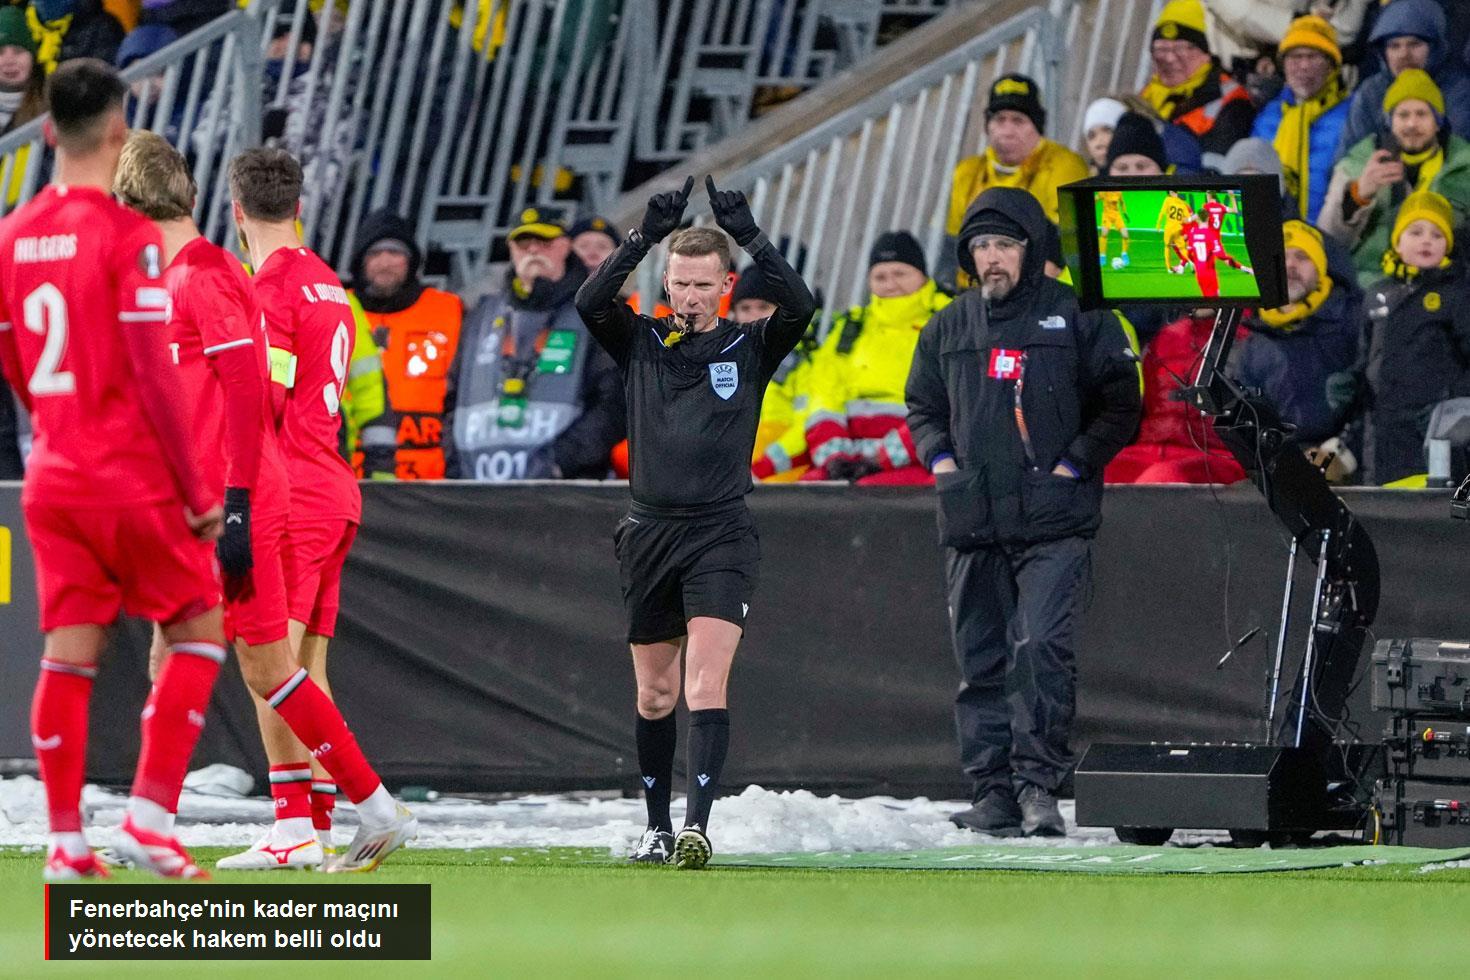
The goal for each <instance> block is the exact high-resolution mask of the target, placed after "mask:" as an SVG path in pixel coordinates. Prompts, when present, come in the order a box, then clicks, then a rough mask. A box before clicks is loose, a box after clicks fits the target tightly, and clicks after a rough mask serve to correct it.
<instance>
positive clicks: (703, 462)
mask: <svg viewBox="0 0 1470 980" xmlns="http://www.w3.org/2000/svg"><path fill="white" fill-rule="evenodd" d="M757 242H758V243H759V244H758V245H757V246H756V250H755V252H754V253H753V254H752V255H751V258H752V259H754V260H755V264H756V265H757V266H759V267H760V270H761V272H762V273H763V274H764V275H765V277H766V281H767V282H768V283H770V284H771V289H772V291H773V292H775V293H776V305H777V307H778V309H777V310H776V312H775V313H774V314H772V315H771V316H770V317H769V318H768V319H765V320H757V321H756V322H754V323H747V324H738V323H735V322H733V321H731V320H725V319H721V320H719V321H718V322H717V323H716V324H715V326H714V327H713V329H710V330H708V331H705V332H704V333H696V334H689V335H686V336H685V337H684V338H683V339H682V340H680V341H678V342H677V343H675V344H674V345H672V346H668V345H667V339H668V336H669V333H670V331H671V330H675V329H677V327H678V324H677V322H676V321H675V319H674V318H673V317H671V316H670V317H664V318H662V319H657V320H656V319H654V318H653V317H649V316H643V315H642V314H638V313H634V312H633V311H632V310H631V309H629V308H628V306H627V305H626V304H624V303H623V302H622V301H621V300H620V299H618V290H619V289H621V288H622V285H623V281H624V280H625V279H627V278H628V274H629V273H631V272H632V271H633V270H634V268H636V267H637V265H638V263H639V262H641V261H642V260H643V257H644V256H645V255H646V254H647V247H646V245H645V244H644V243H643V242H642V241H641V239H640V238H639V236H637V235H634V236H630V237H629V239H628V240H627V241H625V242H623V244H622V245H621V246H619V247H618V249H617V251H615V252H613V254H612V255H610V256H608V258H607V261H605V262H603V263H602V265H601V266H600V267H599V268H598V270H597V271H596V272H595V273H594V274H593V275H592V277H591V278H590V279H588V280H587V281H586V282H585V283H584V284H583V285H582V288H581V289H580V290H578V291H577V310H578V312H580V313H581V314H582V319H583V321H584V322H585V323H586V324H587V329H588V330H589V331H590V332H591V333H592V336H593V337H594V338H595V339H596V340H597V342H598V343H600V344H601V345H602V346H603V347H604V348H605V349H606V350H607V352H608V353H609V354H611V355H612V357H613V360H615V361H617V364H618V367H619V368H620V369H621V370H622V373H623V389H624V392H625V394H626V396H627V402H628V452H629V459H630V465H631V470H632V472H631V474H630V475H631V477H632V480H631V482H632V490H633V500H634V501H635V502H637V503H639V504H642V505H644V506H647V507H655V508H664V509H678V510H691V511H694V512H698V511H699V510H700V509H703V508H706V507H712V506H718V505H720V504H725V503H728V502H729V501H731V500H735V499H738V498H740V497H741V496H743V495H744V494H746V493H749V492H750V488H751V481H750V457H751V454H752V452H753V451H754V449H755V434H756V427H757V425H758V424H759V422H760V412H761V399H762V398H763V397H764V396H765V391H766V384H767V383H768V382H769V381H770V380H771V375H772V374H774V373H775V372H776V369H777V368H778V367H780V365H781V360H782V358H784V357H785V356H786V355H787V354H788V353H790V352H791V350H792V349H793V348H794V347H795V346H796V344H797V342H798V341H799V340H801V337H802V334H804V333H805V332H806V328H807V325H808V324H810V323H811V319H812V314H813V313H814V312H815V311H816V302H815V301H814V300H813V299H812V294H811V291H810V290H808V289H807V287H806V284H805V283H804V282H802V281H801V277H800V276H798V275H797V274H796V272H795V271H794V270H793V269H792V268H791V266H789V265H787V264H786V260H785V259H784V258H782V257H781V253H780V252H778V251H777V250H776V249H775V247H774V246H772V245H771V244H770V243H769V242H767V241H766V239H765V236H764V235H762V236H761V237H760V238H759V239H757Z"/></svg>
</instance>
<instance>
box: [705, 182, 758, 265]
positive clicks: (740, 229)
mask: <svg viewBox="0 0 1470 980" xmlns="http://www.w3.org/2000/svg"><path fill="white" fill-rule="evenodd" d="M704 189H705V190H706V191H708V192H709V206H710V210H712V211H714V213H715V224H717V225H719V226H720V227H721V228H723V229H725V231H726V233H727V234H729V236H730V237H731V238H733V239H735V244H736V245H739V246H740V247H741V248H744V247H745V246H747V245H749V244H750V243H751V242H753V241H755V240H756V238H757V237H758V236H759V235H760V233H761V230H760V228H759V227H758V226H757V225H756V223H755V215H753V214H751V213H750V204H749V203H748V202H747V201H746V200H745V195H744V194H742V193H741V192H740V191H722V190H717V189H716V188H715V179H714V178H713V177H711V176H709V175H708V174H706V175H705V178H704Z"/></svg>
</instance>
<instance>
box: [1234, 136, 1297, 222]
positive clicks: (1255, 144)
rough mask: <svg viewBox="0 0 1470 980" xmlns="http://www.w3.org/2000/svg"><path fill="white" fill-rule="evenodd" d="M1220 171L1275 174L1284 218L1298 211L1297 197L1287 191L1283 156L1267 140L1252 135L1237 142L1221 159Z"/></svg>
mask: <svg viewBox="0 0 1470 980" xmlns="http://www.w3.org/2000/svg"><path fill="white" fill-rule="evenodd" d="M1220 173H1222V174H1226V175H1234V174H1275V175H1276V177H1277V179H1278V180H1279V181H1280V184H1281V215H1282V218H1283V219H1285V218H1289V217H1291V216H1292V215H1293V214H1295V213H1296V207H1297V202H1296V198H1294V197H1292V196H1291V195H1290V194H1288V193H1287V192H1286V174H1285V172H1284V171H1283V169H1282V166H1281V157H1279V156H1277V155H1276V148H1275V147H1274V146H1272V145H1271V144H1270V143H1267V142H1266V141H1265V140H1262V139H1256V138H1255V137H1254V136H1252V137H1251V138H1250V139H1243V140H1241V141H1240V142H1239V143H1236V144H1235V145H1234V146H1232V147H1231V148H1230V152H1229V153H1227V154H1225V159H1224V160H1222V161H1220Z"/></svg>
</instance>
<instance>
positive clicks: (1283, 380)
mask: <svg viewBox="0 0 1470 980" xmlns="http://www.w3.org/2000/svg"><path fill="white" fill-rule="evenodd" d="M1282 233H1283V235H1284V236H1285V238H1286V290H1287V304H1286V305H1285V306H1283V307H1281V308H1280V309H1275V310H1259V311H1257V312H1255V313H1253V314H1251V315H1250V316H1247V317H1246V319H1245V329H1246V333H1245V335H1244V336H1243V337H1241V338H1240V340H1239V341H1238V343H1237V344H1236V348H1235V354H1234V364H1233V376H1234V377H1235V379H1236V380H1237V381H1238V382H1240V384H1241V385H1243V386H1244V387H1246V388H1254V389H1257V390H1259V391H1261V392H1262V393H1263V394H1264V395H1265V396H1266V397H1267V399H1269V400H1270V402H1271V404H1272V405H1274V406H1276V410H1277V411H1278V412H1279V413H1280V414H1281V418H1282V420H1283V421H1285V422H1288V423H1290V424H1291V425H1294V426H1296V440H1297V442H1298V443H1299V444H1300V445H1301V446H1303V447H1304V448H1308V447H1312V446H1316V445H1317V444H1319V443H1321V442H1324V441H1326V440H1327V439H1330V438H1332V436H1334V435H1336V434H1337V432H1338V431H1339V429H1340V428H1341V427H1342V419H1341V418H1340V417H1339V416H1338V415H1337V413H1335V412H1334V411H1333V410H1332V406H1330V405H1329V404H1328V403H1327V379H1328V377H1330V376H1331V375H1333V374H1336V373H1338V372H1339V371H1346V370H1348V369H1349V368H1351V367H1352V366H1353V363H1354V362H1355V361H1356V360H1357V356H1358V326H1359V319H1360V317H1361V316H1362V310H1363V294H1362V292H1361V291H1360V290H1359V289H1358V282H1357V277H1356V276H1355V275H1354V272H1353V264H1352V259H1351V258H1350V257H1349V256H1348V254H1347V251H1346V250H1345V249H1343V248H1342V246H1340V245H1338V244H1337V243H1336V242H1335V241H1333V240H1332V239H1331V238H1327V237H1325V236H1324V235H1323V234H1322V233H1321V232H1320V231H1318V230H1317V229H1316V228H1313V227H1312V226H1311V225H1309V224H1307V223H1306V222H1305V221H1295V220H1293V221H1288V222H1286V224H1285V226H1284V227H1283V229H1282Z"/></svg>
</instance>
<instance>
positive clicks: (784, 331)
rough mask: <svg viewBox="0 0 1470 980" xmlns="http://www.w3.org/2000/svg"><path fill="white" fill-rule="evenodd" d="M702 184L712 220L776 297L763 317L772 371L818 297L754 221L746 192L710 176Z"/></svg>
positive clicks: (767, 361) (798, 336) (769, 371)
mask: <svg viewBox="0 0 1470 980" xmlns="http://www.w3.org/2000/svg"><path fill="white" fill-rule="evenodd" d="M704 185H705V190H706V191H708V192H709V203H710V209H711V210H712V211H713V212H714V215H715V223H716V224H718V225H719V226H720V227H721V228H723V229H724V230H725V232H726V233H727V234H729V236H730V237H731V238H733V239H735V244H736V245H739V246H740V247H741V248H743V249H745V252H746V254H747V255H749V256H750V257H751V259H752V260H753V261H754V262H755V264H756V267H757V268H759V269H760V271H761V274H762V275H764V276H765V277H766V282H767V284H768V285H769V288H770V290H771V298H772V299H773V300H775V303H776V312H775V313H773V314H771V316H770V318H769V319H767V320H766V325H765V338H764V339H765V367H766V373H767V374H768V375H769V374H772V373H774V372H775V370H776V368H777V366H778V365H780V363H781V361H782V359H783V358H785V357H786V355H787V354H789V353H791V351H792V350H793V349H794V348H795V347H796V345H797V343H799V342H800V341H801V338H802V336H803V335H804V334H805V333H806V328H807V326H808V325H810V324H811V322H812V314H814V313H816V312H817V301H816V300H815V299H814V298H813V297H812V292H811V290H810V289H808V288H807V285H806V283H805V282H803V281H802V278H801V276H799V275H797V274H796V270H795V269H793V268H791V265H790V263H788V262H787V261H786V258H785V256H783V255H782V254H781V251H780V250H779V249H777V248H776V247H775V246H774V245H772V244H771V240H770V239H769V238H767V237H766V234H765V232H763V231H761V230H760V227H759V226H757V225H756V223H755V217H754V216H753V215H752V214H751V213H750V205H749V204H748V203H746V200H745V195H744V194H742V193H740V192H739V191H722V190H719V189H718V188H716V187H715V181H714V178H713V177H709V176H706V177H705V178H704Z"/></svg>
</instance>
